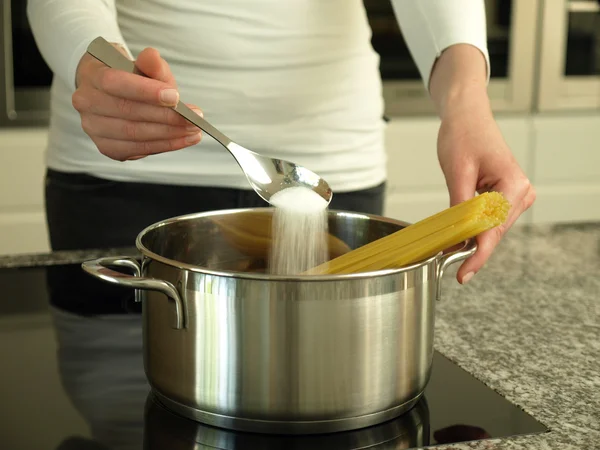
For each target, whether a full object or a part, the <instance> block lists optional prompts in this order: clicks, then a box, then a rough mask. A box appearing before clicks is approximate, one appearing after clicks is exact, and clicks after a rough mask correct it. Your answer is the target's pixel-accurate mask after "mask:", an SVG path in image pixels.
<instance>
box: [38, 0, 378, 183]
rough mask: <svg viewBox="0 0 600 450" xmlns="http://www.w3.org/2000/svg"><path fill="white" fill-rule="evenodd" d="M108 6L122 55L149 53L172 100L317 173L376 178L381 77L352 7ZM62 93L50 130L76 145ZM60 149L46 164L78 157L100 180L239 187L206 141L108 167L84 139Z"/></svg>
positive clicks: (338, 1) (356, 4)
mask: <svg viewBox="0 0 600 450" xmlns="http://www.w3.org/2000/svg"><path fill="white" fill-rule="evenodd" d="M117 11H118V21H119V26H120V28H121V31H122V33H123V36H124V38H125V41H126V43H127V45H128V47H129V48H130V50H131V51H132V53H133V54H134V55H136V54H138V53H139V52H140V51H142V50H143V49H144V48H145V47H154V48H156V49H158V50H159V51H160V53H161V55H162V56H163V58H164V59H165V60H166V61H167V62H168V63H169V65H170V66H171V69H172V71H173V73H174V75H175V77H176V79H177V83H178V87H179V90H180V94H181V98H182V100H183V101H185V102H187V103H194V104H196V105H198V106H199V107H200V108H201V109H202V110H203V112H204V116H205V118H207V119H208V120H209V121H210V122H212V123H213V124H214V125H215V126H217V127H218V128H220V129H221V130H222V131H223V132H224V133H225V134H227V135H229V137H231V138H232V139H233V140H235V141H236V142H238V143H239V144H241V145H243V146H245V147H248V148H250V149H252V150H255V151H258V152H261V153H265V154H269V155H273V156H278V157H280V158H284V159H289V160H292V161H294V162H297V163H299V164H303V165H307V166H308V167H309V168H311V169H312V170H315V171H317V172H319V173H322V172H325V173H324V174H323V176H327V175H329V176H330V177H336V176H337V175H336V173H334V172H341V171H353V170H358V171H361V170H362V171H365V170H366V169H365V167H367V169H368V170H376V171H378V172H381V167H382V164H383V162H382V158H384V156H383V155H382V154H383V151H382V146H383V144H382V142H381V141H382V136H381V135H382V132H381V130H382V120H381V115H382V114H383V102H382V99H381V82H380V79H379V71H378V56H377V54H376V53H375V52H374V51H373V49H372V47H371V44H370V36H371V30H370V28H369V24H368V20H367V17H366V13H365V10H364V6H363V3H362V0H326V1H324V0H286V1H285V2H282V1H280V0H219V1H218V2H212V1H207V0H177V1H175V0H152V1H140V0H117ZM65 89H66V88H65V87H62V88H61V87H60V86H55V87H54V94H55V95H54V97H55V100H54V102H55V103H56V104H55V105H54V107H55V108H54V116H56V120H55V125H54V128H56V127H58V126H61V127H62V128H63V129H62V130H55V131H56V133H55V135H61V137H63V138H64V135H65V134H66V135H69V134H70V135H72V136H73V137H79V139H72V141H73V142H72V143H75V141H78V143H79V145H81V144H82V143H84V142H86V136H85V135H83V132H82V131H81V130H80V126H79V118H78V115H77V112H76V111H74V110H73V109H72V107H71V104H70V98H67V99H65V98H60V97H61V96H62V97H64V92H65ZM61 91H62V92H61ZM67 102H68V104H67ZM73 124H76V126H75V127H74V125H73ZM75 128H78V129H75ZM67 129H68V130H67ZM55 144H56V143H55ZM66 144H69V142H67V143H65V145H63V146H62V147H63V148H61V149H60V155H59V154H58V153H59V152H58V150H54V153H55V158H54V161H55V163H54V164H55V165H60V164H63V163H64V164H67V161H68V160H71V161H72V160H73V159H74V158H73V157H72V156H70V155H69V151H70V152H76V151H77V152H78V153H79V158H78V160H79V162H78V164H79V165H86V164H87V165H88V166H90V167H91V168H92V169H93V170H95V173H96V174H99V175H104V176H110V173H109V172H111V171H112V172H115V173H114V176H113V177H115V178H119V177H120V178H128V177H133V178H135V177H136V176H139V177H140V178H141V179H144V178H145V180H146V181H152V180H155V181H159V178H160V179H162V180H164V181H165V182H180V183H182V184H193V183H198V182H199V183H201V184H219V185H223V184H225V185H236V186H237V187H240V183H242V185H245V181H244V180H243V174H241V172H240V170H239V168H238V167H237V165H236V164H235V162H234V161H233V158H232V157H231V156H230V155H229V154H228V153H227V152H226V151H225V150H224V149H221V148H220V147H219V146H218V144H217V143H216V142H215V141H213V140H212V139H211V138H209V137H205V138H204V139H203V141H202V142H201V143H200V144H199V145H197V146H195V147H193V148H190V149H186V150H184V151H179V152H174V153H171V154H165V155H159V156H153V157H151V158H146V159H144V160H140V161H136V162H135V166H134V164H129V163H128V164H125V165H123V164H122V163H117V162H112V161H109V160H107V159H106V158H105V157H103V156H102V155H99V153H98V151H97V150H95V147H94V146H93V143H89V142H88V143H87V145H86V149H85V150H83V151H82V150H80V149H72V150H68V149H67V147H66ZM55 146H56V145H55ZM52 152H53V149H52V146H51V148H50V161H52V160H53V159H52ZM60 161H63V163H61V162H60ZM369 165H371V166H373V167H369ZM374 166H377V168H374ZM332 167H333V169H332ZM103 168H104V169H103ZM119 171H120V174H117V173H116V172H119ZM127 171H129V173H128V172H127ZM159 172H163V175H159ZM186 172H187V173H186ZM167 173H171V177H170V178H169V179H168V180H167V178H168V177H167V176H166V174H167ZM136 174H137V175H136ZM151 174H152V175H151ZM148 177H150V178H148ZM191 177H195V181H192V178H191ZM199 177H203V180H199V179H198V178H199ZM215 177H219V180H214V178H215ZM379 178H381V177H379ZM178 180H179V181H178ZM227 180H229V181H227ZM376 181H381V180H376ZM339 184H340V185H341V184H343V183H341V182H340V183H339ZM342 189H343V188H342Z"/></svg>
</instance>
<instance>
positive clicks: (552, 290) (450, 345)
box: [436, 224, 600, 450]
mask: <svg viewBox="0 0 600 450" xmlns="http://www.w3.org/2000/svg"><path fill="white" fill-rule="evenodd" d="M455 269H456V268H454V270H452V271H448V272H447V274H446V278H445V281H444V285H443V287H444V292H443V294H442V296H443V298H442V301H441V302H440V303H439V304H438V315H437V325H436V348H437V349H438V350H439V351H440V352H441V353H443V354H445V355H446V356H447V357H448V358H450V359H451V360H453V361H454V362H455V363H457V364H458V365H459V366H461V367H463V368H464V369H465V370H467V371H468V372H470V373H472V374H474V375H475V376H476V377H477V378H479V379H480V380H481V381H483V382H484V383H485V384H487V385H488V386H490V387H491V388H493V389H494V390H495V391H497V392H498V393H500V394H501V395H502V396H504V397H506V398H507V399H508V400H510V401H511V402H513V403H514V404H516V405H518V406H520V407H521V408H522V409H523V410H525V411H526V412H528V413H529V414H531V415H532V416H533V417H535V418H536V419H538V420H539V421H540V422H542V423H543V424H544V425H546V426H547V427H549V428H550V432H548V433H544V434H540V435H532V436H523V437H517V438H511V439H499V440H490V441H480V442H474V443H470V444H463V445H454V446H451V447H447V448H465V449H467V448H469V449H484V448H494V449H539V450H543V449H571V448H578V449H597V448H600V224H586V225H579V226H543V227H531V228H519V229H515V230H513V231H511V232H510V233H509V234H508V235H507V236H506V237H505V239H504V241H503V242H502V244H501V246H500V247H499V248H498V249H497V250H496V252H495V253H494V255H493V256H492V258H491V260H490V261H489V262H488V264H487V265H486V267H485V268H484V270H483V271H481V272H480V273H478V274H477V275H476V276H475V277H474V278H473V279H472V280H471V282H470V283H469V284H468V285H465V286H460V285H459V284H458V283H457V282H456V281H455V279H453V277H454V276H455V273H456V270H455Z"/></svg>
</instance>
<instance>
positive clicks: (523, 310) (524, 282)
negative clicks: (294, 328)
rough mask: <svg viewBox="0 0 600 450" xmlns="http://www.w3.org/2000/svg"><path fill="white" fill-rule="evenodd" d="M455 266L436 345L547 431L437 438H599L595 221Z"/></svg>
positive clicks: (81, 256) (555, 445)
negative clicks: (463, 277)
mask: <svg viewBox="0 0 600 450" xmlns="http://www.w3.org/2000/svg"><path fill="white" fill-rule="evenodd" d="M109 254H110V255H135V254H137V251H136V250H135V249H133V248H127V249H110V250H93V251H77V252H59V253H51V254H47V255H20V256H12V257H11V256H7V257H0V268H3V267H31V266H39V265H55V264H64V263H78V262H82V261H84V260H87V259H93V258H96V257H98V256H106V255H109ZM455 272H456V267H452V268H450V270H448V271H447V272H446V274H445V277H444V282H443V293H442V301H441V302H440V303H439V304H438V312H437V322H436V343H435V346H436V348H437V349H438V350H439V351H440V352H441V353H443V354H444V355H446V356H447V357H448V358H450V359H451V360H452V361H454V362H455V363H456V364H458V365H459V366H460V367H462V368H464V369H465V370H467V371H468V372H470V373H472V374H473V375H475V376H476V377H477V378H479V379H480V380H481V381H483V382H484V383H485V384H487V385H488V386H490V387H491V388H492V389H494V390H495V391H497V392H498V393H499V394H501V395H502V396H504V397H506V398H507V399H508V400H509V401H511V402H513V403H514V404H516V405H518V406H519V407H521V408H522V409H523V410H525V411H526V412H527V413H529V414H531V415H532V416H533V417H535V418H536V419H537V420H539V421H540V422H542V423H543V424H544V425H546V426H547V427H549V428H550V432H548V433H543V434H539V435H529V436H520V437H515V438H503V439H494V440H488V441H476V442H472V443H466V444H456V445H451V446H447V447H444V448H458V449H488V448H494V449H511V450H513V449H534V450H545V449H571V448H578V449H579V448H581V449H592V448H599V447H600V223H594V224H581V225H564V226H531V227H514V228H513V229H512V230H511V232H510V233H509V234H508V235H507V236H506V237H505V239H504V240H503V242H502V245H501V246H500V247H499V248H498V249H497V250H496V252H495V253H494V255H493V256H492V258H491V259H490V261H489V262H488V264H487V265H486V267H485V268H484V270H483V271H481V272H480V273H479V274H477V275H476V276H475V277H474V278H473V280H472V281H471V282H470V283H469V284H468V285H465V286H460V285H459V284H458V283H457V282H456V280H455V279H454V276H455ZM439 448H442V447H439Z"/></svg>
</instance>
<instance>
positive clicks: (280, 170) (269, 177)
mask: <svg viewBox="0 0 600 450" xmlns="http://www.w3.org/2000/svg"><path fill="white" fill-rule="evenodd" d="M87 52H88V53H89V54H90V55H91V56H93V57H94V58H96V59H97V60H98V61H100V62H102V63H104V64H106V65H107V66H108V67H111V68H113V69H119V70H123V71H126V72H129V73H135V74H138V75H141V76H146V75H145V74H143V73H141V72H140V70H139V69H137V68H136V66H135V63H134V62H133V61H131V60H130V59H128V58H127V57H126V56H125V55H123V54H122V53H121V52H120V51H119V50H117V49H116V48H115V47H113V46H112V45H111V44H110V43H109V42H107V41H106V40H105V39H104V38H102V37H98V38H96V39H94V40H93V41H92V42H91V43H90V45H89V46H88V49H87ZM173 109H174V110H175V111H176V112H177V113H178V114H180V115H181V116H182V117H183V118H185V119H186V120H187V121H188V122H190V123H192V124H194V125H196V126H197V127H198V128H200V129H201V130H202V131H204V132H205V133H206V134H208V135H209V136H211V137H212V138H213V139H215V140H216V141H217V142H219V143H220V144H221V145H222V146H223V147H225V148H226V149H227V150H228V151H229V153H231V155H232V156H233V157H234V158H235V160H236V161H237V163H238V165H239V166H240V168H241V169H242V171H243V172H244V174H245V175H246V178H247V179H248V182H249V183H250V186H252V188H253V189H254V190H255V191H256V193H257V194H258V195H259V196H260V197H262V198H263V200H265V201H266V202H267V203H270V202H271V197H272V196H273V195H274V194H276V193H277V192H280V191H282V190H284V189H287V188H290V187H305V188H308V189H311V190H312V191H315V192H316V193H317V194H319V195H320V196H321V197H322V198H323V199H324V200H325V201H326V202H327V204H329V202H331V198H332V197H333V192H332V190H331V188H330V187H329V185H328V184H327V182H326V181H325V180H324V179H323V178H321V177H320V176H319V175H317V174H316V173H314V172H312V171H310V170H308V169H307V168H306V167H302V166H299V165H297V164H294V163H293V162H290V161H285V160H282V159H277V158H270V157H268V156H263V155H260V154H258V153H256V152H253V151H251V150H248V149H247V148H244V147H242V146H241V145H239V144H237V143H235V142H233V141H232V140H231V139H229V138H228V137H227V136H225V135H224V134H223V133H221V132H220V131H219V130H217V129H216V128H215V127H214V126H213V125H211V124H210V123H208V121H207V120H206V119H204V118H203V117H201V116H199V115H198V114H196V113H195V112H194V111H192V110H191V109H190V108H189V107H188V106H186V105H185V104H184V103H183V102H181V101H180V102H179V103H178V104H177V106H175V107H174V108H173Z"/></svg>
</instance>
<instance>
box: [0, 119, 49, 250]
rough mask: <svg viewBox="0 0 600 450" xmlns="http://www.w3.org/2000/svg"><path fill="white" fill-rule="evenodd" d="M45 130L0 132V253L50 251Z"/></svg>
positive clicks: (27, 129)
mask: <svg viewBox="0 0 600 450" xmlns="http://www.w3.org/2000/svg"><path fill="white" fill-rule="evenodd" d="M46 136H47V130H46V129H44V128H22V129H20V128H19V129H9V130H2V131H0V255H2V254H12V253H30V252H43V251H47V250H49V248H50V246H49V243H48V237H47V236H48V233H47V228H46V221H45V216H44V190H43V183H44V151H45V147H46Z"/></svg>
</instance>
